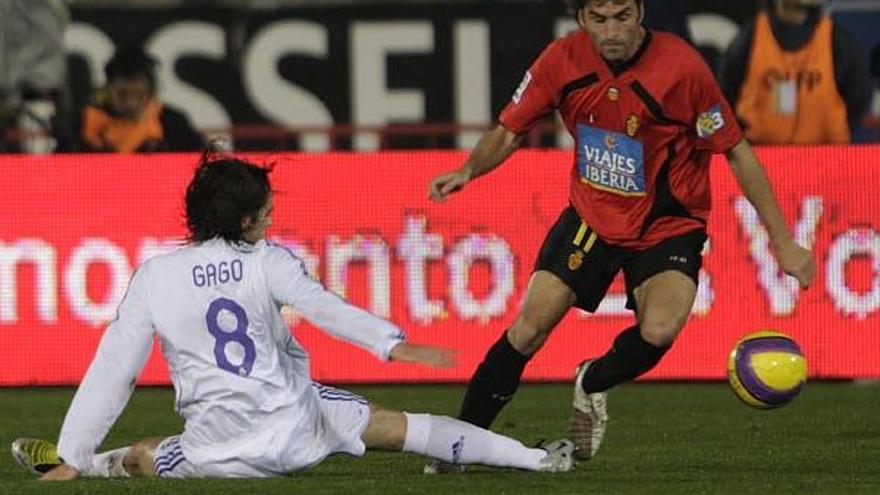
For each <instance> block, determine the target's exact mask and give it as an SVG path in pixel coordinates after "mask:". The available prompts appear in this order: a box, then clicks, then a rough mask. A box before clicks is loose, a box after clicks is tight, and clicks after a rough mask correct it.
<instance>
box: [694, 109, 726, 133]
mask: <svg viewBox="0 0 880 495" xmlns="http://www.w3.org/2000/svg"><path fill="white" fill-rule="evenodd" d="M723 127H724V116H723V115H722V114H721V104H720V103H718V104H717V105H715V106H714V107H712V108H710V109H709V111H708V112H703V113H701V114H700V116H699V117H697V136H699V137H701V138H707V137H709V136H711V135H712V134H715V133H716V132H718V131H719V130H720V129H721V128H723Z"/></svg>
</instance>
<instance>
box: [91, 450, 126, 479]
mask: <svg viewBox="0 0 880 495" xmlns="http://www.w3.org/2000/svg"><path fill="white" fill-rule="evenodd" d="M129 450H131V447H122V448H120V449H116V450H110V451H107V452H101V453H100V454H95V456H94V457H92V473H91V475H92V476H95V477H98V478H128V477H129V474H128V471H126V470H125V467H123V465H122V460H123V459H124V458H125V454H128V451H129Z"/></svg>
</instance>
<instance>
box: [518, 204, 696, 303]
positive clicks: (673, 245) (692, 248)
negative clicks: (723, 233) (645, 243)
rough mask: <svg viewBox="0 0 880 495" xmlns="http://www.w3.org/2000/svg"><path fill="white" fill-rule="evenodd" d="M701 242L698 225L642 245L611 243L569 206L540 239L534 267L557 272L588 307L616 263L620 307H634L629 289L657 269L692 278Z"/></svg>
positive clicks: (608, 282)
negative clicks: (622, 286) (622, 298)
mask: <svg viewBox="0 0 880 495" xmlns="http://www.w3.org/2000/svg"><path fill="white" fill-rule="evenodd" d="M705 242H706V231H705V230H703V229H699V230H695V231H693V232H688V233H687V234H682V235H679V236H675V237H671V238H669V239H667V240H665V241H663V242H661V243H660V244H657V245H656V246H653V247H650V248H648V249H643V250H638V249H631V248H624V247H619V246H612V245H609V244H607V243H606V242H605V241H603V240H602V239H600V238H599V237H598V236H597V235H596V233H595V232H593V229H591V228H590V227H589V226H588V225H587V224H586V223H585V222H584V221H583V220H581V218H580V216H578V214H577V212H576V211H575V210H574V208H572V207H571V206H569V207H568V208H566V209H565V210H564V211H563V212H562V214H561V215H559V219H558V220H556V224H555V225H553V228H552V229H550V232H549V233H548V234H547V238H546V239H544V245H543V246H541V252H540V254H538V260H537V262H536V263H535V271H538V270H545V271H548V272H551V273H553V274H554V275H556V276H557V277H559V278H560V279H561V280H562V281H563V282H565V284H566V285H568V286H569V287H570V288H571V290H572V291H574V293H575V295H576V296H577V302H575V306H577V307H578V308H581V309H583V310H585V311H589V312H591V313H592V312H594V311H596V308H597V307H598V306H599V303H600V302H601V301H602V299H603V298H604V297H605V293H606V292H608V287H610V286H611V282H613V281H614V276H615V275H617V272H618V271H620V269H621V268H622V269H623V277H624V282H625V283H626V296H627V300H626V307H627V308H629V309H631V310H635V309H636V301H635V296H634V295H633V291H634V290H635V289H636V287H638V286H639V285H641V284H642V282H644V281H645V280H647V279H649V278H651V277H652V276H654V275H656V274H658V273H660V272H664V271H667V270H675V271H679V272H681V273H684V274H685V275H687V276H688V277H690V279H691V280H693V281H694V283H695V284H698V281H699V273H700V267H701V266H702V264H703V257H702V254H701V253H702V251H703V244H704V243H705Z"/></svg>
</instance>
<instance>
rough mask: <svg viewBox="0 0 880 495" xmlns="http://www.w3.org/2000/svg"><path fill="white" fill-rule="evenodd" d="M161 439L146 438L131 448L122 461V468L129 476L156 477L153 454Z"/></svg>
mask: <svg viewBox="0 0 880 495" xmlns="http://www.w3.org/2000/svg"><path fill="white" fill-rule="evenodd" d="M162 440H163V439H162V438H159V437H156V438H147V439H145V440H141V441H140V442H137V443H135V444H133V445H132V446H131V450H129V451H128V453H127V454H126V455H125V457H124V458H123V459H122V467H124V468H125V471H126V472H127V473H128V474H129V475H131V476H156V467H155V464H154V463H153V454H154V453H155V452H156V447H158V446H159V444H160V443H161V442H162Z"/></svg>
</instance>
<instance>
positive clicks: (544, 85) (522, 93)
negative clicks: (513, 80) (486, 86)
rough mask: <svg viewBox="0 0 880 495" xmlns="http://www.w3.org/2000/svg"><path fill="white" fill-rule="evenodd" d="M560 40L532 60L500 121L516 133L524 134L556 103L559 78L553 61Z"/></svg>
mask: <svg viewBox="0 0 880 495" xmlns="http://www.w3.org/2000/svg"><path fill="white" fill-rule="evenodd" d="M557 44H558V42H554V43H551V44H550V45H549V46H548V47H547V48H545V49H544V51H543V52H542V53H541V55H540V56H538V58H537V59H536V60H535V62H534V63H532V66H531V67H529V70H527V71H526V73H525V75H524V76H523V79H522V82H520V84H519V87H518V88H517V89H516V92H514V93H513V97H511V99H510V102H508V103H507V106H506V107H504V110H503V111H502V112H501V116H500V117H499V118H498V120H499V121H500V122H501V124H502V125H504V127H506V128H507V129H508V130H510V131H511V132H513V133H516V134H525V133H526V132H528V131H529V130H530V129H531V128H532V126H534V125H535V122H537V121H538V120H539V119H540V118H541V117H543V116H544V115H546V114H547V113H548V112H550V111H551V110H553V107H554V106H555V105H556V93H557V91H556V84H555V83H554V81H555V80H556V78H555V77H554V74H553V66H554V64H553V63H551V60H552V59H553V58H554V57H555V56H557V55H556V53H557V51H558V50H557V49H556V46H557Z"/></svg>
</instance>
